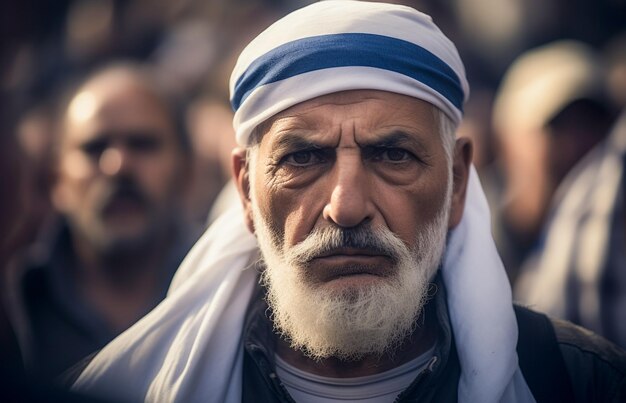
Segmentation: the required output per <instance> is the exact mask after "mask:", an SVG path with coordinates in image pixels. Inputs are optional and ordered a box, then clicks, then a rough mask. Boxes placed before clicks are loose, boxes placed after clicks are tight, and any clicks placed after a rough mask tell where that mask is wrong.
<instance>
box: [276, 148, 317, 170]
mask: <svg viewBox="0 0 626 403" xmlns="http://www.w3.org/2000/svg"><path fill="white" fill-rule="evenodd" d="M322 160H323V159H322V158H321V156H320V155H318V153H316V152H315V151H297V152H294V153H291V154H289V155H287V156H286V157H285V158H284V159H283V161H284V162H285V163H286V164H288V165H292V166H296V167H306V166H309V165H314V164H317V163H319V162H321V161H322Z"/></svg>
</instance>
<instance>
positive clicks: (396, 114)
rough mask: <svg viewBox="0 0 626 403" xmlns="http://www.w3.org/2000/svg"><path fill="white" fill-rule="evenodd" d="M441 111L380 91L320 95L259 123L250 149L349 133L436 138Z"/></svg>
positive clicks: (413, 100)
mask: <svg viewBox="0 0 626 403" xmlns="http://www.w3.org/2000/svg"><path fill="white" fill-rule="evenodd" d="M439 114H440V111H439V109H438V108H436V107H435V106H433V105H432V104H430V103H428V102H426V101H423V100H420V99H417V98H412V97H408V96H406V95H401V94H395V93H392V92H387V91H379V90H350V91H341V92H336V93H331V94H327V95H322V96H320V97H317V98H314V99H311V100H307V101H304V102H302V103H299V104H297V105H294V106H291V107H289V108H287V109H286V110H284V111H281V112H279V113H278V114H276V115H274V116H272V117H270V118H269V119H267V120H266V121H264V122H262V123H260V124H259V125H258V126H257V127H256V128H255V129H254V130H253V133H252V135H251V139H250V141H249V145H255V144H260V143H261V141H262V140H263V141H264V140H272V139H269V138H268V137H276V136H279V137H280V136H283V135H289V137H292V138H293V137H311V136H314V137H317V138H320V137H324V136H325V135H326V136H327V135H329V134H335V135H336V134H340V133H342V132H350V133H352V135H354V136H355V137H363V136H371V135H377V134H382V133H386V132H409V133H410V132H416V133H420V134H423V135H426V136H437V137H439V129H440V127H439V119H438V117H439V116H440V115H439Z"/></svg>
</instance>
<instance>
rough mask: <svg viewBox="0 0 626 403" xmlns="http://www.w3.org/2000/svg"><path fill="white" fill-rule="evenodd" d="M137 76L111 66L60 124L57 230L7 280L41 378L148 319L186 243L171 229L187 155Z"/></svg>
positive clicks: (158, 98)
mask: <svg viewBox="0 0 626 403" xmlns="http://www.w3.org/2000/svg"><path fill="white" fill-rule="evenodd" d="M174 121H175V120H174V115H173V114H172V113H171V110H170V108H169V107H168V105H167V103H166V102H165V100H164V98H163V96H162V95H161V94H160V93H159V91H157V89H156V86H155V84H154V83H152V82H151V80H150V79H149V78H148V77H147V75H146V73H145V71H144V70H142V69H141V68H139V67H137V66H133V65H127V64H119V65H114V66H110V67H107V68H105V69H103V70H101V71H98V72H97V73H95V74H94V75H92V76H91V77H89V78H88V80H87V81H86V83H85V84H84V85H82V86H81V87H80V88H78V89H77V91H76V93H75V94H74V95H73V96H72V98H71V101H70V102H69V106H68V108H67V110H66V112H65V113H64V116H63V123H62V129H63V130H62V133H61V136H60V141H59V146H58V149H57V150H56V156H57V178H56V182H55V184H54V187H53V194H52V199H53V202H54V206H55V208H56V210H57V211H58V213H59V216H60V217H59V219H58V220H56V221H55V222H54V223H51V224H52V225H50V226H49V227H47V228H45V229H44V231H43V234H42V236H41V238H40V240H39V242H38V243H36V244H35V245H34V246H33V247H32V248H30V249H29V250H28V251H26V253H24V254H23V255H21V256H19V257H18V258H16V259H15V262H14V264H13V267H12V270H11V271H10V273H9V274H10V275H11V278H10V282H9V287H10V289H9V290H8V292H7V293H6V294H5V295H8V307H9V313H10V315H11V318H12V320H13V325H14V327H15V330H16V333H17V335H18V338H19V343H20V347H21V352H22V356H23V358H24V361H25V365H26V369H27V370H29V372H31V373H33V374H34V375H36V376H38V377H42V378H45V379H51V378H53V377H55V376H58V375H59V374H60V373H62V372H63V371H64V370H66V369H67V368H68V367H70V366H72V365H73V364H75V363H76V362H77V361H79V360H81V359H82V358H83V357H85V356H86V355H88V354H91V353H93V352H94V351H96V350H98V349H100V348H102V347H103V346H104V345H105V344H107V343H108V342H109V341H110V340H112V339H113V338H114V337H115V336H117V335H118V334H119V333H121V332H122V331H123V330H125V329H126V328H128V327H129V326H130V325H132V324H133V323H134V322H135V321H137V319H139V318H140V317H142V316H143V315H145V314H146V313H147V312H149V311H150V310H151V309H152V308H153V307H154V306H155V305H156V304H157V303H158V302H159V301H160V300H161V299H163V297H164V296H165V292H166V290H167V288H168V287H169V283H170V281H171V279H172V276H173V274H174V271H175V270H176V268H177V267H178V265H179V264H180V262H181V261H182V258H183V257H184V256H185V254H186V253H187V252H188V250H189V248H190V247H191V245H192V244H193V242H194V240H195V238H194V237H193V236H192V234H191V232H190V231H188V229H186V228H185V226H184V225H183V223H182V220H181V216H182V215H181V208H180V207H181V202H182V198H181V193H182V191H183V190H184V186H185V185H184V183H185V179H184V178H185V177H186V173H187V171H188V169H189V168H188V157H189V146H188V144H187V141H186V139H185V137H183V134H182V133H180V132H179V130H178V128H177V126H176V124H175V123H174Z"/></svg>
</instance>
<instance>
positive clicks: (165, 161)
mask: <svg viewBox="0 0 626 403" xmlns="http://www.w3.org/2000/svg"><path fill="white" fill-rule="evenodd" d="M181 165H182V162H181V161H180V159H179V158H177V157H176V156H174V155H167V154H166V155H164V156H162V157H155V158H150V159H145V160H144V161H142V163H141V164H139V169H138V170H137V174H138V175H137V176H138V177H137V179H138V180H139V181H140V182H141V185H142V186H143V188H144V191H146V192H147V193H148V194H149V195H150V196H152V197H153V198H156V199H164V198H168V197H170V196H173V195H174V193H177V192H176V190H177V189H180V188H181V187H182V183H183V182H184V180H185V178H183V177H182V168H181Z"/></svg>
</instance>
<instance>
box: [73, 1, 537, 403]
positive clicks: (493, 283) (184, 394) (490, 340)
mask: <svg viewBox="0 0 626 403" xmlns="http://www.w3.org/2000/svg"><path fill="white" fill-rule="evenodd" d="M349 89H378V90H385V91H391V92H395V93H400V94H404V95H409V96H413V97H415V98H419V99H423V100H426V101H428V102H430V103H432V104H433V105H435V106H436V107H438V108H440V109H441V110H442V111H444V113H446V114H447V115H448V116H449V117H450V118H451V119H452V121H453V122H455V123H458V122H459V121H460V119H461V116H462V105H463V102H464V100H465V99H466V98H467V95H468V93H469V88H468V85H467V81H466V79H465V71H464V68H463V64H462V62H461V60H460V58H459V56H458V53H457V51H456V49H455V47H454V45H453V44H452V43H451V42H450V41H449V40H448V39H447V38H446V37H445V36H444V35H443V34H442V33H441V31H440V30H439V29H438V28H437V27H436V26H435V25H434V24H433V22H432V20H431V19H430V17H428V16H427V15H425V14H422V13H420V12H418V11H416V10H413V9H412V8H409V7H405V6H398V5H392V4H382V3H369V2H368V3H365V2H364V3H360V2H354V1H345V0H340V1H326V2H322V3H316V4H313V5H311V6H308V7H305V8H303V9H301V10H298V11H296V12H294V13H292V14H290V15H288V16H286V17H285V18H283V19H281V20H279V21H278V22H276V23H275V24H274V25H272V26H271V27H269V28H268V29H267V30H266V31H265V32H263V33H262V34H260V35H259V37H257V39H255V40H254V41H253V42H252V43H251V44H250V45H249V46H248V47H247V48H246V49H245V50H244V51H243V53H242V55H241V56H240V59H239V61H238V63H237V66H236V67H235V70H234V72H233V76H232V78H231V101H232V104H233V106H234V108H235V110H236V114H235V119H234V125H235V130H236V132H237V141H238V143H239V144H240V145H245V144H247V142H248V138H249V136H250V133H251V131H252V130H253V129H254V127H256V126H257V125H258V124H259V123H261V122H263V121H264V120H266V119H267V118H269V117H271V116H273V115H274V114H276V113H278V112H280V111H282V110H284V109H286V108H288V107H290V106H292V105H295V104H298V103H300V102H303V101H306V100H308V99H312V98H315V97H317V96H320V95H324V94H329V93H333V92H337V91H343V90H349ZM257 258H258V248H257V244H256V239H255V237H254V236H253V235H252V234H250V233H249V232H248V231H247V229H246V226H245V225H244V222H243V212H242V210H241V207H240V206H234V207H233V208H232V209H231V210H229V211H228V212H226V213H225V214H224V216H222V217H221V218H219V219H218V220H216V221H215V223H214V224H213V225H212V226H211V227H210V228H209V230H208V231H207V232H206V233H205V235H204V236H203V237H202V238H201V239H200V240H199V241H198V243H197V244H196V245H195V246H194V248H193V249H192V250H191V252H190V253H189V255H188V256H187V258H186V259H185V260H184V261H183V263H182V264H181V267H180V268H179V270H178V272H177V274H176V276H175V278H174V280H173V283H172V286H171V288H170V292H169V294H168V297H167V298H166V299H165V300H164V301H163V302H162V303H161V304H160V305H159V306H158V307H157V308H155V309H154V310H153V311H152V312H151V313H150V314H148V315H147V316H146V317H144V318H143V319H141V320H140V321H139V322H138V323H137V324H136V325H134V326H133V327H131V328H130V329H128V330H127V331H126V332H124V333H123V334H122V335H120V336H119V337H118V338H116V339H115V340H114V341H113V342H111V343H110V344H109V345H107V346H106V347H105V348H104V349H103V350H102V351H101V352H100V353H99V354H98V355H97V356H96V357H95V358H94V359H93V360H92V361H91V363H90V364H89V366H88V367H87V368H86V369H85V371H84V372H83V373H82V374H81V376H80V378H79V379H78V380H77V382H76V384H75V385H74V388H75V389H77V390H80V391H83V392H88V393H93V394H97V395H99V396H104V397H108V398H113V399H120V400H125V401H133V402H134V401H148V402H220V403H222V402H233V403H234V402H240V401H241V387H242V362H243V345H242V328H243V321H244V316H245V313H246V307H247V305H248V303H249V300H250V296H251V294H252V290H253V288H254V285H255V281H256V278H257V276H256V273H255V271H254V270H253V269H250V268H251V267H252V263H254V262H255V261H256V259H257ZM442 270H443V279H444V282H445V284H446V288H447V290H448V301H447V302H448V309H449V312H450V321H451V325H452V328H453V330H454V337H455V343H456V346H457V351H458V355H459V361H460V365H461V377H460V381H459V387H458V388H459V389H458V394H459V401H460V402H466V403H470V402H472V403H473V402H481V403H496V402H507V403H509V402H512V403H514V402H534V399H533V397H532V395H531V393H530V390H529V389H528V386H527V385H526V382H525V381H524V379H523V377H522V374H521V372H520V369H519V367H518V362H517V353H516V350H515V348H516V345H517V324H516V320H515V314H514V312H513V307H512V301H511V289H510V286H509V283H508V280H507V277H506V275H505V272H504V269H503V267H502V262H501V260H500V257H499V256H498V253H497V251H496V249H495V245H494V242H493V239H492V237H491V231H490V215H489V208H488V206H487V202H486V199H485V197H484V194H483V191H482V188H481V186H480V183H479V181H478V177H477V175H476V172H475V170H474V169H473V168H472V169H471V172H470V178H469V185H468V192H467V200H466V205H465V211H464V214H463V218H462V220H461V223H460V224H459V225H458V226H457V228H456V229H454V230H453V231H451V233H450V236H449V240H448V246H447V252H446V255H445V257H444V260H443V269H442Z"/></svg>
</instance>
